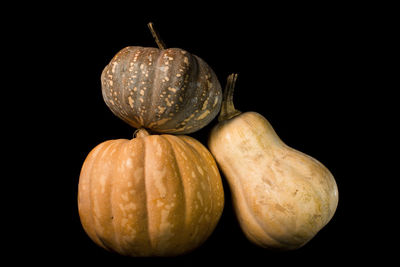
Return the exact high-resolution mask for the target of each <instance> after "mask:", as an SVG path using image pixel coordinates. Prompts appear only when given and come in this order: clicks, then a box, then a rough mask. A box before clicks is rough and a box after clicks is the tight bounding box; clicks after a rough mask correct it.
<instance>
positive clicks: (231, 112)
mask: <svg viewBox="0 0 400 267" xmlns="http://www.w3.org/2000/svg"><path fill="white" fill-rule="evenodd" d="M237 76H238V74H237V73H232V74H231V75H229V76H228V79H227V82H226V86H225V89H224V94H223V99H222V106H221V112H220V113H219V116H218V121H219V122H221V121H225V120H229V119H231V118H233V117H235V116H237V115H239V114H240V113H242V112H241V111H239V110H237V109H235V106H234V105H233V91H234V89H235V83H236V79H237Z"/></svg>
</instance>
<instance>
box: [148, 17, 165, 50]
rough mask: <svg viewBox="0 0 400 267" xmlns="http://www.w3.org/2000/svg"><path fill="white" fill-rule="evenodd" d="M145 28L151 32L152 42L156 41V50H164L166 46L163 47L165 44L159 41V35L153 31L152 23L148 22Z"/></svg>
mask: <svg viewBox="0 0 400 267" xmlns="http://www.w3.org/2000/svg"><path fill="white" fill-rule="evenodd" d="M147 26H148V27H149V29H150V32H151V34H152V35H153V38H154V40H155V41H156V43H157V45H158V48H160V49H165V48H166V45H165V43H164V42H163V40H161V38H160V34H158V32H157V31H156V30H155V29H154V26H153V22H149V23H148V24H147Z"/></svg>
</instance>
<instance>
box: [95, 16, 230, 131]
mask: <svg viewBox="0 0 400 267" xmlns="http://www.w3.org/2000/svg"><path fill="white" fill-rule="evenodd" d="M149 26H150V29H151V30H152V33H153V35H154V36H155V37H156V41H157V43H158V44H159V47H160V48H152V47H141V46H128V47H126V48H124V49H122V50H121V51H119V52H118V53H117V54H116V55H115V56H114V58H113V59H112V60H111V62H110V63H109V64H108V65H107V66H106V67H105V68H104V70H103V72H102V74H101V85H102V94H103V98H104V101H105V103H106V104H107V106H108V107H109V108H110V109H111V111H112V112H113V113H114V114H115V115H116V116H117V117H119V118H120V119H122V120H123V121H125V122H126V123H128V124H129V125H131V126H133V127H134V128H141V127H144V128H147V129H150V130H151V131H152V132H158V133H174V134H188V133H192V132H195V131H197V130H199V129H201V128H203V127H204V126H206V125H207V124H208V123H209V122H210V121H211V120H213V119H214V118H215V117H216V115H217V114H218V112H219V110H220V107H221V100H222V97H221V95H222V90H221V85H220V83H219V81H218V79H217V76H216V75H215V73H214V71H213V70H212V69H211V68H210V67H209V66H208V64H207V63H206V62H205V61H203V60H202V59H201V58H200V57H198V56H195V55H192V54H190V53H189V52H187V51H185V50H183V49H180V48H169V49H166V48H165V47H164V45H163V44H162V42H160V39H159V38H158V37H157V33H156V32H155V31H154V28H153V27H152V24H149Z"/></svg>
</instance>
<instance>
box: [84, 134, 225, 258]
mask: <svg viewBox="0 0 400 267" xmlns="http://www.w3.org/2000/svg"><path fill="white" fill-rule="evenodd" d="M223 206H224V193H223V188H222V182H221V177H220V174H219V171H218V168H217V166H216V163H215V161H214V158H213V157H212V155H211V153H210V152H209V151H208V150H207V149H206V148H205V147H204V146H203V145H202V144H201V143H199V142H198V141H196V140H195V139H193V138H191V137H189V136H183V135H181V136H173V135H149V134H148V132H147V131H146V130H144V129H140V130H139V131H138V133H137V135H136V137H135V138H133V139H132V140H127V139H118V140H110V141H106V142H103V143H101V144H100V145H98V146H97V147H95V148H94V149H93V150H92V151H91V152H90V153H89V155H88V156H87V158H86V160H85V162H84V164H83V167H82V170H81V174H80V178H79V190H78V207H79V215H80V218H81V223H82V225H83V228H84V230H85V231H86V233H87V234H88V235H89V237H90V238H91V239H92V240H93V241H94V242H95V243H96V244H98V245H99V246H101V247H103V248H105V249H107V250H110V251H114V252H117V253H119V254H122V255H129V256H173V255H179V254H182V253H185V252H188V251H191V250H193V249H195V248H196V247H198V246H199V245H201V244H202V243H203V242H204V241H205V240H206V239H207V238H208V237H209V236H210V234H211V233H212V232H213V230H214V228H215V226H216V225H217V222H218V220H219V218H220V216H221V213H222V210H223Z"/></svg>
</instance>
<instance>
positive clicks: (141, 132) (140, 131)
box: [133, 128, 150, 138]
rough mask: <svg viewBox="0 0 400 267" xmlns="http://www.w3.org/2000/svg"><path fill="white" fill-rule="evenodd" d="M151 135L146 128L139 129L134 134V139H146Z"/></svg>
mask: <svg viewBox="0 0 400 267" xmlns="http://www.w3.org/2000/svg"><path fill="white" fill-rule="evenodd" d="M149 135H150V133H149V132H148V131H147V130H146V129H145V128H139V129H137V130H136V131H135V132H134V133H133V138H138V137H146V136H149Z"/></svg>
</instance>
